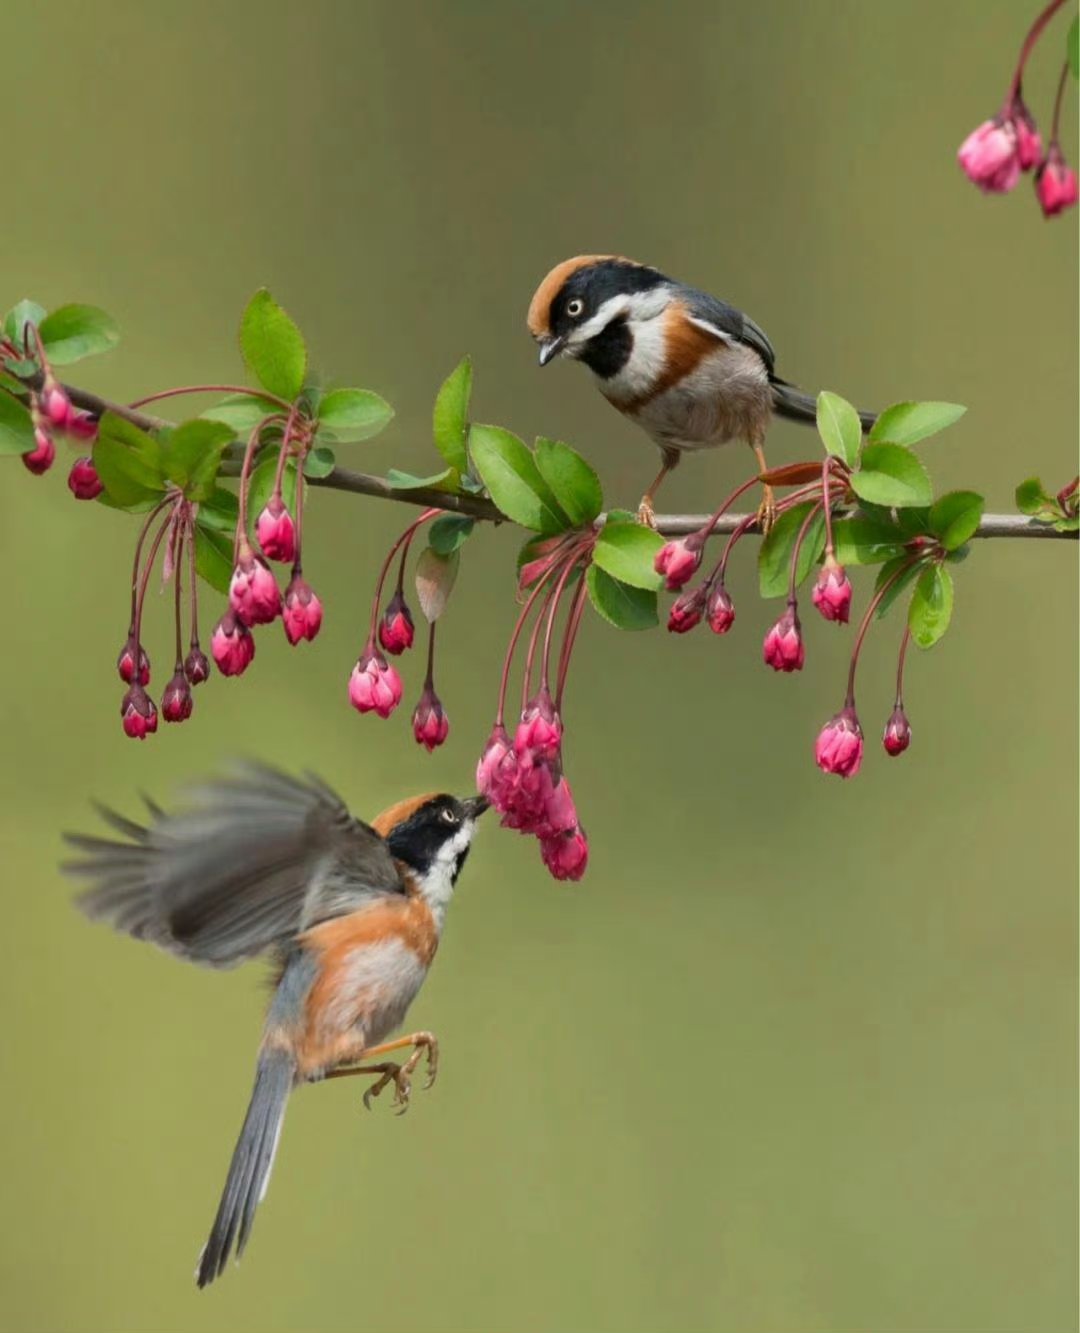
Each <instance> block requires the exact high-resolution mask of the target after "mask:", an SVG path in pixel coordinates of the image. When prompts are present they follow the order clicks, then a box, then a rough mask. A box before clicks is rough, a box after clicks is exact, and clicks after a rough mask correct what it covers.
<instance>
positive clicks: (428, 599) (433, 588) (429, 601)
mask: <svg viewBox="0 0 1080 1333" xmlns="http://www.w3.org/2000/svg"><path fill="white" fill-rule="evenodd" d="M460 563H461V556H460V555H459V553H458V552H457V551H452V552H451V553H450V554H449V555H440V554H439V553H438V552H437V551H433V550H432V549H431V547H430V546H428V547H425V549H424V550H423V551H421V553H420V558H419V560H417V562H416V596H417V598H418V600H419V602H420V610H421V611H423V613H424V615H425V617H426V618H427V621H428V623H429V624H434V622H435V621H436V620H438V618H439V617H440V616H441V615H442V613H443V612H444V611H445V610H446V603H447V602H448V601H449V599H450V593H451V591H452V590H453V587H454V581H455V579H456V578H457V573H458V566H459V565H460Z"/></svg>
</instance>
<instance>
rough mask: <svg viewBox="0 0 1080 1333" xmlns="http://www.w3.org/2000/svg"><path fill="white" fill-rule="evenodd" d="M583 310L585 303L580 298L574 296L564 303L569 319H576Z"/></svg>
mask: <svg viewBox="0 0 1080 1333" xmlns="http://www.w3.org/2000/svg"><path fill="white" fill-rule="evenodd" d="M584 309H585V302H584V301H582V300H581V298H580V297H577V296H575V297H574V299H573V300H572V301H567V303H566V313H567V314H568V315H569V316H570V318H571V319H577V317H578V315H580V314H581V312H582V311H583V310H584Z"/></svg>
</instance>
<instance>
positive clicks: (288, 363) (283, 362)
mask: <svg viewBox="0 0 1080 1333" xmlns="http://www.w3.org/2000/svg"><path fill="white" fill-rule="evenodd" d="M240 350H241V351H242V352H243V354H244V360H245V361H246V362H247V364H248V367H249V369H250V370H251V372H252V374H253V375H254V376H255V378H256V379H257V380H258V381H259V383H260V384H261V385H262V386H263V388H264V389H267V390H269V392H270V393H273V394H276V395H277V396H278V397H279V398H284V399H286V400H287V401H290V402H291V401H292V399H294V398H295V397H296V396H297V394H299V392H300V390H301V389H302V388H303V387H304V376H305V375H306V374H307V348H306V347H305V346H304V339H303V338H302V337H301V334H300V330H299V329H298V328H297V327H296V325H295V324H294V323H293V322H292V320H291V319H290V318H289V316H288V315H287V314H286V313H285V311H284V310H282V308H281V306H279V305H278V303H277V302H276V301H275V300H274V298H273V297H272V296H271V295H270V293H269V292H268V291H267V290H266V288H265V287H263V288H261V289H260V290H259V291H257V292H256V293H255V295H254V296H253V297H252V298H251V300H250V301H249V302H248V306H247V309H246V310H245V311H244V314H243V318H242V319H241V321H240Z"/></svg>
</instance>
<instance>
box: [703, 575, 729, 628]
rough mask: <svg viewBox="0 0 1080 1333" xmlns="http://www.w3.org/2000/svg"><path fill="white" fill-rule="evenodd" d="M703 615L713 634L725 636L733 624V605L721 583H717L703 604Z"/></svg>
mask: <svg viewBox="0 0 1080 1333" xmlns="http://www.w3.org/2000/svg"><path fill="white" fill-rule="evenodd" d="M705 615H706V617H707V619H708V621H709V628H710V629H711V630H712V632H713V633H714V634H726V633H727V632H728V630H729V629H730V628H731V627H732V625H734V623H735V603H734V602H733V601H732V600H731V598H730V597H729V596H728V591H727V589H726V588H725V587H724V585H723V584H722V583H717V584H716V585H715V586H714V588H713V590H712V592H710V593H709V600H708V601H707V602H706V604H705Z"/></svg>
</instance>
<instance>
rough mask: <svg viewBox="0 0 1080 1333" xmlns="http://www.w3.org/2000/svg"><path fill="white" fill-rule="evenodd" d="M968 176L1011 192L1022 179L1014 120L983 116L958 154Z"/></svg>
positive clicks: (992, 189) (992, 188) (980, 184)
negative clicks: (988, 118) (982, 119)
mask: <svg viewBox="0 0 1080 1333" xmlns="http://www.w3.org/2000/svg"><path fill="white" fill-rule="evenodd" d="M956 156H957V159H958V161H959V163H960V166H961V167H962V168H963V170H964V172H965V174H966V175H967V178H968V180H970V181H974V182H975V184H976V185H977V186H978V187H979V188H980V189H981V190H986V191H987V192H988V193H993V194H1008V192H1009V191H1010V190H1011V189H1012V188H1013V186H1014V185H1015V184H1016V182H1017V181H1018V180H1019V179H1020V154H1019V150H1018V148H1017V142H1016V126H1015V125H1014V124H1013V123H1012V121H1011V120H1005V121H1002V120H1000V119H997V120H984V121H983V123H982V124H981V125H980V126H978V128H977V129H974V130H972V131H971V133H970V134H969V135H968V137H967V138H966V139H965V140H964V142H963V143H962V144H961V145H960V148H959V151H958V152H957V154H956Z"/></svg>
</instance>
